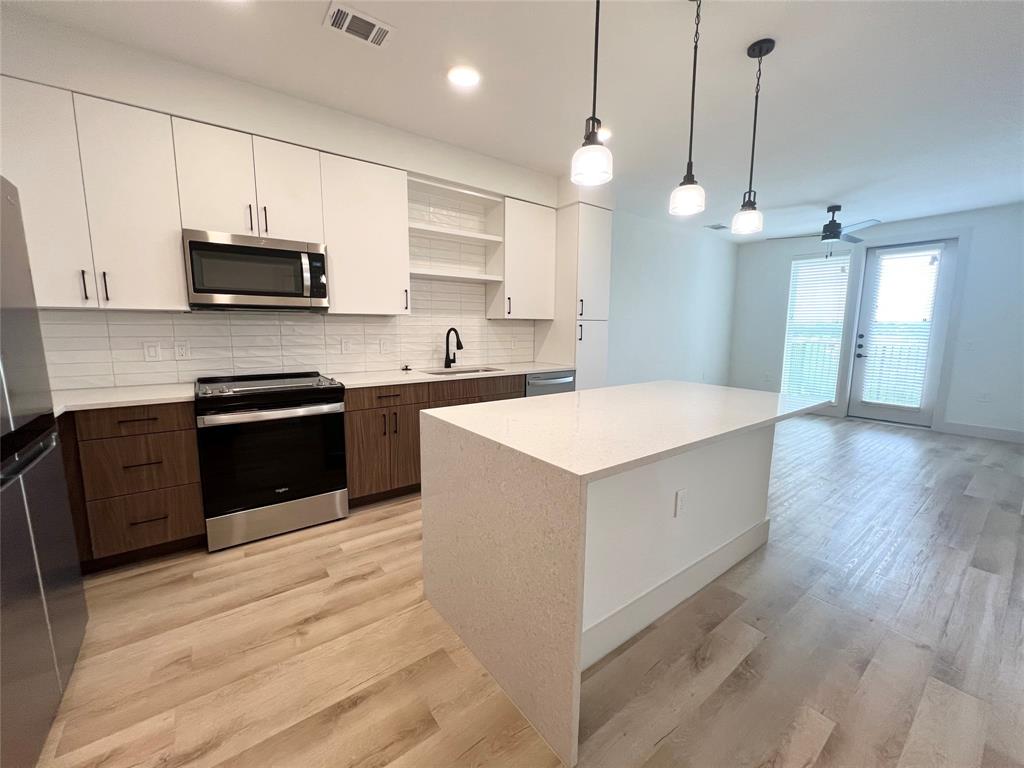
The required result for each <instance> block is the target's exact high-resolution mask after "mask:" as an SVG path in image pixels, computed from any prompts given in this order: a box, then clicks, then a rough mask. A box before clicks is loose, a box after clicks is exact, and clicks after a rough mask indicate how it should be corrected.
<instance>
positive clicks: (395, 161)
mask: <svg viewBox="0 0 1024 768" xmlns="http://www.w3.org/2000/svg"><path fill="white" fill-rule="evenodd" d="M0 33H2V37H0V51H2V56H0V71H2V72H3V74H5V75H11V76H13V77H20V78H23V79H26V80H32V81H34V82H38V83H44V84H46V85H53V86H56V87H59V88H67V89H69V90H72V91H77V92H79V93H85V94H89V95H92V96H98V97H101V98H107V99H113V100H114V101H121V102H124V103H127V104H133V105H136V106H140V107H146V108H148V109H154V110H156V111H158V112H166V113H168V114H172V115H178V116H181V117H187V118H191V119H193V120H200V121H203V122H208V123H213V124H215V125H221V126H225V127H227V128H234V129H236V130H240V131H245V132H247V133H254V134H258V135H260V136H267V137H269V138H274V139H281V140H283V141H289V142H292V143H294V144H301V145H304V146H308V147H314V148H316V149H322V150H324V151H325V152H334V153H336V154H340V155H346V156H348V157H354V158H357V159H360V160H368V161H371V162H375V163H380V164H382V165H390V166H393V167H395V168H402V169H404V170H407V171H412V172H414V173H419V174H422V175H427V176H435V177H438V178H442V179H446V180H449V181H455V182H459V183H462V184H466V185H469V186H474V187H478V188H481V189H486V190H490V191H492V192H499V193H501V194H505V195H509V196H511V197H518V198H521V199H523V200H530V201H533V202H536V203H542V204H544V205H551V206H554V205H555V203H556V199H557V180H556V179H555V177H554V176H548V175H546V174H542V173H538V172H536V171H532V170H530V169H527V168H522V167H519V166H516V165H512V164H511V163H506V162H504V161H502V160H497V159H495V158H492V157H487V156H485V155H481V154H477V153H476V152H470V151H469V150H465V149H461V148H459V147H455V146H453V145H451V144H445V143H443V142H440V141H434V140H433V139H427V138H423V137H421V136H416V135H414V134H411V133H407V132H405V131H401V130H398V129H396V128H391V127H389V126H386V125H382V124H381V123H375V122H372V121H369V120H365V119H363V118H361V117H357V116H355V115H351V114H349V113H346V112H341V111H339V110H336V109H331V108H329V107H324V106H321V105H318V104H313V103H311V102H308V101H303V100H301V99H297V98H294V97H292V96H288V95H285V94H283V93H279V92H277V91H272V90H270V89H267V88H261V87H259V86H256V85H252V84H250V83H246V82H243V81H241V80H235V79H233V78H230V77H225V76H223V75H219V74H215V73H213V72H209V71H206V70H202V69H198V68H196V67H192V66H189V65H187V64H182V63H180V62H176V61H172V60H171V59H166V58H162V57H160V56H156V55H153V54H150V53H147V52H145V51H140V50H137V49H134V48H129V47H126V46H123V45H119V44H117V43H112V42H109V41H107V40H103V39H101V38H99V37H95V36H93V35H90V34H89V33H87V32H83V31H80V30H75V29H71V28H67V27H62V26H58V25H55V24H51V23H49V22H47V21H45V20H42V19H40V18H38V17H35V16H32V15H31V14H27V13H25V12H23V11H20V10H16V9H11V8H4V9H3V24H2V27H0Z"/></svg>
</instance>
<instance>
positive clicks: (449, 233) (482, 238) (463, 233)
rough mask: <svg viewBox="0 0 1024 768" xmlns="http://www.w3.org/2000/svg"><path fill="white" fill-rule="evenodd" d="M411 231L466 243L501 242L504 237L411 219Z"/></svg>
mask: <svg viewBox="0 0 1024 768" xmlns="http://www.w3.org/2000/svg"><path fill="white" fill-rule="evenodd" d="M409 231H410V232H412V233H414V234H419V235H424V236H427V237H442V238H445V239H448V240H458V241H460V242H464V243H500V242H501V241H502V239H503V238H502V237H501V235H492V234H491V233H490V232H476V231H474V230H471V229H455V228H454V227H442V226H440V225H439V224H428V223H426V222H423V221H410V222H409Z"/></svg>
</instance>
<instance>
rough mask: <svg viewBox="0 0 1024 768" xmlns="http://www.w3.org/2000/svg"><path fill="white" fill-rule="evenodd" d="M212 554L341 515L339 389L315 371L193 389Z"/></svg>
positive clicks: (212, 381) (221, 379) (223, 380)
mask: <svg viewBox="0 0 1024 768" xmlns="http://www.w3.org/2000/svg"><path fill="white" fill-rule="evenodd" d="M195 398H196V399H195V408H196V427H197V428H198V429H197V435H198V443H199V470H200V474H201V476H202V481H203V509H204V513H205V515H206V534H207V539H208V541H209V548H210V551H211V552H212V551H214V550H217V549H223V548H224V547H230V546H233V545H235V544H241V543H243V542H246V541H253V540H255V539H262V538H264V537H266V536H273V535H275V534H278V533H285V532H287V531H294V530H296V529H298V528H305V527H307V526H310V525H316V524H318V523H325V522H329V521H332V520H340V519H341V518H343V517H346V516H347V515H348V491H347V490H346V485H347V483H346V476H345V387H344V385H343V384H341V383H339V382H337V381H335V380H334V379H329V378H327V377H325V376H321V375H320V374H319V373H317V372H316V371H309V372H305V373H284V374H263V375H259V374H257V375H252V376H211V377H204V378H200V379H198V380H197V381H196V395H195Z"/></svg>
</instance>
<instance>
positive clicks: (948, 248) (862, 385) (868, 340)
mask: <svg viewBox="0 0 1024 768" xmlns="http://www.w3.org/2000/svg"><path fill="white" fill-rule="evenodd" d="M955 250H956V249H955V244H954V243H950V242H939V243H927V244H922V245H912V246H904V247H899V248H872V249H870V250H868V253H867V263H866V266H865V271H864V285H863V289H862V291H861V306H860V313H859V318H860V319H859V324H858V327H857V333H856V339H855V340H854V347H855V349H854V360H853V378H852V383H851V388H850V404H849V414H850V415H851V416H859V417H862V418H869V419H880V420H883V421H894V422H899V423H902V424H917V425H921V426H931V423H932V411H933V408H934V403H935V398H936V394H937V390H938V382H939V369H940V367H941V363H942V360H941V357H942V349H943V345H944V337H945V329H946V318H947V315H948V312H949V305H950V295H951V293H952V291H951V288H952V281H953V280H952V278H953V272H954V270H953V263H954V260H955Z"/></svg>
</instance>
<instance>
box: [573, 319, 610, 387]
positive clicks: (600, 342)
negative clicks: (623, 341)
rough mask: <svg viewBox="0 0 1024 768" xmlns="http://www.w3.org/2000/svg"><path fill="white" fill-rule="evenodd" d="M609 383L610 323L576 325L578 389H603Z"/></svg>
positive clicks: (585, 322)
mask: <svg viewBox="0 0 1024 768" xmlns="http://www.w3.org/2000/svg"><path fill="white" fill-rule="evenodd" d="M607 381H608V323H607V321H605V320H580V321H579V322H577V323H576V389H594V388H595V387H603V386H604V385H605V384H606V383H607Z"/></svg>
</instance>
